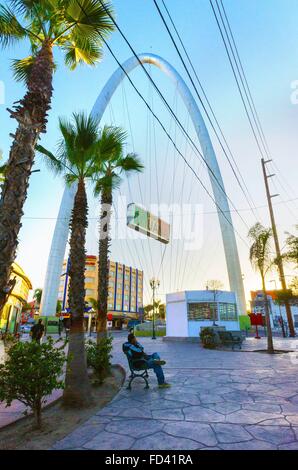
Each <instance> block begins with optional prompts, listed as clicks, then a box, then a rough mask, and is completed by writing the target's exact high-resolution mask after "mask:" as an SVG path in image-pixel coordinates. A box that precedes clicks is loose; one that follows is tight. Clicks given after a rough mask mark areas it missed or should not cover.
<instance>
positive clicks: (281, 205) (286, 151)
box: [0, 0, 298, 302]
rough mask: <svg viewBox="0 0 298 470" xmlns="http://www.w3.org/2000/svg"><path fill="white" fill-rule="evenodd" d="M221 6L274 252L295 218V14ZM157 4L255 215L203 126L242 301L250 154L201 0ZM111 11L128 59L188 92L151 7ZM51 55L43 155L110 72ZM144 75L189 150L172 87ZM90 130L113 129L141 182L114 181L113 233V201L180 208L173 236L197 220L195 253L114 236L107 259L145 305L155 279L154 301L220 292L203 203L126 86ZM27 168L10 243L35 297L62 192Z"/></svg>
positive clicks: (219, 256)
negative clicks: (253, 120)
mask: <svg viewBox="0 0 298 470" xmlns="http://www.w3.org/2000/svg"><path fill="white" fill-rule="evenodd" d="M223 2H224V5H225V8H226V11H227V14H228V17H229V20H230V24H231V27H232V30H233V34H234V37H235V40H236V42H237V45H238V49H239V53H240V56H241V59H242V63H243V66H244V69H245V72H246V76H247V80H248V82H249V84H250V88H251V92H252V94H253V97H254V101H255V105H256V108H257V110H258V113H259V117H260V120H261V123H262V126H263V129H264V133H265V136H266V139H267V142H268V145H269V148H270V152H271V155H272V158H273V160H274V165H275V166H273V165H272V163H270V164H269V165H268V171H269V172H270V173H276V177H272V178H271V179H270V184H271V190H272V193H279V194H280V195H279V196H278V197H275V198H274V199H273V202H274V209H275V215H276V222H277V229H278V233H279V235H280V240H281V246H282V247H283V246H284V241H285V237H286V235H285V232H287V231H290V232H293V231H294V226H295V224H296V223H297V216H298V190H297V176H298V175H297V148H298V146H297V144H298V133H297V124H298V104H293V103H292V101H291V94H292V93H293V90H292V89H291V84H292V83H293V82H294V81H295V80H298V42H297V35H298V32H297V20H298V3H297V1H296V0H261V1H260V0H223ZM159 3H160V4H161V2H159ZM165 3H166V5H167V7H168V9H169V11H170V13H171V15H172V17H173V19H174V21H175V24H176V27H177V29H178V31H179V32H180V34H181V36H182V38H183V41H184V43H185V46H186V48H187V51H188V53H189V55H190V57H191V59H192V61H193V64H194V67H195V69H196V71H197V74H198V76H199V78H200V80H201V83H202V84H203V86H204V89H205V92H206V94H207V96H208V99H209V101H210V102H211V104H212V106H213V109H214V112H215V115H216V117H217V119H218V121H219V123H220V125H221V127H222V130H223V132H224V135H225V138H226V140H227V142H228V143H229V146H230V148H231V150H232V152H233V155H234V158H235V160H236V161H237V165H238V167H239V169H240V171H241V174H242V176H243V178H244V179H245V182H246V185H247V187H248V189H249V192H250V194H251V195H252V198H253V201H254V204H255V206H256V207H258V208H259V209H257V217H255V215H254V214H253V213H252V212H251V210H250V208H249V206H248V203H247V201H246V200H245V198H244V196H243V194H242V192H241V190H240V188H239V186H238V184H237V182H236V179H235V177H234V175H233V172H232V170H231V168H230V167H229V165H228V163H227V161H226V159H225V155H224V153H223V151H222V149H221V147H220V145H219V143H218V141H217V139H216V136H215V135H214V132H213V131H212V129H211V126H210V124H209V123H208V122H207V120H206V119H205V122H206V125H207V127H208V129H209V132H210V137H211V140H212V143H213V145H214V149H215V152H216V155H217V158H218V162H219V166H220V169H221V172H222V176H223V180H224V184H225V188H226V192H227V194H228V196H229V198H230V201H232V204H233V207H234V208H237V210H238V213H237V212H236V211H235V210H234V209H232V218H233V224H234V227H235V230H236V239H237V245H238V250H239V256H240V262H241V269H242V273H243V280H244V286H245V291H246V296H247V299H248V298H249V291H250V290H253V289H257V288H260V280H259V277H258V276H257V274H256V273H254V271H253V270H252V268H251V265H250V262H249V259H248V245H249V241H248V239H247V232H248V228H249V227H250V226H252V225H253V224H254V223H255V222H256V220H259V221H260V222H261V223H263V224H264V225H266V226H268V225H269V215H268V208H267V207H266V196H265V189H264V182H263V178H262V171H261V164H260V153H259V151H258V148H257V146H256V143H255V140H254V138H253V134H252V131H251V129H250V127H249V123H248V119H247V117H246V115H245V110H244V107H243V104H242V102H241V99H240V95H239V91H238V89H237V85H236V82H235V79H234V77H233V74H232V70H231V67H230V64H229V62H228V58H227V55H226V52H225V49H224V46H223V42H222V39H221V37H220V33H219V30H218V28H217V25H216V22H215V19H214V16H213V13H212V9H211V6H210V3H209V0H186V1H185V0H184V1H182V0H166V1H165ZM113 5H114V9H115V12H116V19H117V22H118V24H119V26H120V27H121V28H122V30H123V32H124V33H125V35H126V36H127V38H128V39H129V41H130V42H131V44H132V46H133V47H134V49H135V50H136V51H137V52H139V53H141V52H150V53H154V54H157V55H159V56H161V57H163V58H164V59H166V60H167V61H168V62H169V63H170V64H171V65H172V66H173V67H175V68H176V70H177V71H178V72H179V73H180V74H181V76H182V77H183V79H184V80H185V82H186V83H187V84H188V86H189V87H190V89H191V84H190V81H189V80H188V77H187V76H186V73H185V71H184V69H183V67H182V64H181V62H180V59H179V57H178V55H177V52H176V51H175V49H174V47H173V45H172V43H171V41H170V38H169V36H168V35H167V32H166V30H165V28H164V26H163V24H162V22H161V19H160V17H159V16H158V14H157V11H156V9H155V7H154V3H153V0H114V1H113ZM109 45H110V47H111V48H112V50H113V52H114V54H115V55H116V56H117V58H118V60H119V61H120V62H124V61H125V60H126V59H128V58H129V57H130V56H131V55H132V53H131V52H130V51H129V49H128V47H127V45H125V43H124V41H123V39H122V38H121V37H120V34H119V33H118V32H114V33H113V34H112V36H111V38H110V41H109ZM55 54H56V55H55V60H56V62H57V64H58V69H57V72H56V74H55V77H54V95H53V100H52V109H51V111H50V114H49V122H48V129H47V134H46V135H44V136H42V140H41V143H42V144H43V145H44V146H46V147H48V148H49V149H50V150H52V151H54V150H55V145H56V142H57V140H58V139H59V131H58V126H57V122H58V117H59V116H65V117H70V116H71V114H72V112H74V111H79V110H85V111H86V112H89V111H91V109H92V106H93V104H94V102H95V100H96V98H97V96H98V94H99V93H100V91H101V89H102V87H103V86H104V85H105V83H106V82H107V80H108V79H109V77H110V75H111V74H112V73H113V72H114V71H115V70H116V68H117V64H116V63H115V61H114V59H113V57H112V56H111V55H110V53H109V51H108V50H107V49H106V48H104V56H103V60H102V62H101V63H100V64H98V65H97V66H96V67H95V68H92V67H79V68H78V69H77V70H76V71H75V72H70V71H68V70H67V69H66V68H65V67H64V65H63V60H62V55H61V53H59V52H58V51H57V52H55ZM26 55H28V44H27V43H22V44H20V45H18V46H14V47H13V48H11V49H7V50H4V51H1V62H0V81H1V82H2V84H4V88H5V100H4V103H2V104H0V149H2V150H3V156H4V157H6V156H7V155H8V153H9V148H10V144H11V138H10V137H9V133H11V132H13V131H14V129H15V122H14V121H13V120H12V119H10V118H9V115H8V113H7V111H6V107H11V106H12V104H13V102H15V101H17V100H18V99H20V98H21V97H22V95H23V94H24V88H23V86H22V85H21V84H17V83H16V82H14V80H13V78H12V73H11V71H10V63H11V59H14V58H22V57H25V56H26ZM146 67H147V70H148V71H149V73H150V74H151V76H152V78H153V80H154V81H155V82H156V83H157V84H158V87H159V88H160V90H161V92H162V93H163V94H164V96H165V97H166V99H167V100H168V102H169V104H170V105H171V107H172V109H173V110H174V111H175V113H176V114H177V116H178V117H179V119H180V121H181V122H182V123H183V125H184V126H185V128H186V129H187V131H188V132H189V134H190V135H191V137H192V139H193V140H194V141H195V143H196V145H197V146H198V147H199V143H198V139H197V137H196V135H195V132H194V129H193V126H192V123H191V120H190V118H189V116H188V114H187V112H186V110H185V107H184V105H183V103H182V100H181V98H180V97H179V96H178V93H177V90H176V89H175V86H174V85H173V84H172V83H171V82H170V81H169V78H168V77H166V76H165V75H164V74H162V72H161V71H160V70H158V69H156V68H154V67H153V66H146ZM130 77H131V79H132V80H133V82H134V83H135V85H136V86H137V87H138V89H139V90H140V91H141V93H142V94H143V95H144V97H145V98H146V99H147V100H148V102H149V103H150V105H151V107H152V108H153V110H154V112H156V114H157V115H158V116H159V118H160V119H161V121H162V122H163V123H164V125H165V127H166V129H167V131H168V132H169V133H170V135H171V136H172V138H173V140H174V141H175V143H176V145H177V147H178V148H179V149H180V150H181V152H182V153H183V155H184V156H185V158H186V159H187V161H188V162H189V163H190V164H191V165H192V166H193V168H194V169H195V171H196V172H197V173H198V174H199V175H200V177H201V179H202V181H203V182H204V184H205V186H206V187H207V189H208V190H209V191H211V187H210V182H209V178H208V174H207V169H206V166H205V165H204V163H203V162H202V160H201V159H200V157H199V156H198V154H197V152H195V151H194V149H193V148H192V147H191V145H190V144H189V142H187V139H186V138H185V136H183V135H182V133H181V131H180V130H179V129H178V126H177V124H175V123H174V122H173V118H171V116H170V114H169V112H168V111H167V110H166V109H165V107H164V104H163V103H162V102H161V100H160V98H159V97H158V96H157V94H156V92H155V91H154V90H153V87H152V85H150V84H149V82H148V79H147V78H146V76H145V74H144V72H143V71H142V70H141V69H140V68H138V69H136V70H134V71H133V72H132V73H131V74H130ZM101 124H102V125H103V124H113V125H119V126H122V127H123V128H125V129H126V130H127V132H128V138H127V147H126V149H127V152H131V151H135V152H136V153H137V154H138V155H139V157H140V158H141V160H142V161H143V163H144V166H145V170H144V172H143V174H141V175H139V176H131V177H130V178H129V180H126V179H125V180H124V181H123V184H122V185H121V187H120V190H119V191H117V192H116V193H115V195H114V200H115V217H116V218H117V223H116V226H117V227H118V228H119V224H120V223H122V225H123V224H124V225H125V211H124V212H123V210H121V204H122V205H123V201H122V202H120V201H119V199H118V198H119V197H120V196H121V197H122V198H123V197H125V198H126V202H127V203H130V202H135V203H141V204H143V205H144V206H145V207H146V208H147V209H148V210H150V209H151V208H152V206H151V204H158V203H164V204H180V206H181V205H182V204H185V205H186V204H187V206H184V208H183V209H182V211H183V214H184V218H183V219H182V220H183V221H182V226H185V227H186V221H187V222H188V221H189V219H188V218H187V216H186V214H187V213H189V212H190V211H194V210H195V208H196V207H198V210H199V213H200V214H199V216H198V218H197V222H198V224H197V227H196V233H198V234H199V237H198V239H199V247H196V248H195V249H193V250H186V249H185V248H186V244H185V239H184V240H178V241H177V240H173V241H171V243H169V245H166V247H165V245H162V244H161V243H159V242H157V241H156V240H148V239H146V238H145V237H144V236H138V237H137V238H135V237H134V239H131V237H132V236H133V235H134V233H132V231H131V229H128V228H127V229H126V228H125V226H124V228H123V230H124V232H125V237H126V239H124V240H118V239H114V240H113V242H112V253H111V257H112V259H114V260H116V261H119V262H123V263H125V264H127V265H132V266H134V267H137V268H139V269H143V270H144V275H145V286H144V294H145V302H148V301H150V287H149V282H148V281H149V279H150V278H151V277H152V276H155V277H159V279H160V281H161V285H160V289H159V295H160V297H161V299H163V298H164V295H165V293H167V292H173V291H176V290H182V289H187V290H190V289H204V288H205V286H206V283H207V281H208V280H210V279H219V280H221V281H222V283H223V285H224V288H226V289H228V288H229V284H228V276H227V270H226V263H225V258H224V252H223V245H222V241H221V233H220V229H219V224H218V217H217V214H216V210H215V206H214V202H213V201H212V199H211V198H210V197H209V196H208V195H207V193H206V192H205V190H204V189H203V188H202V186H201V185H200V184H199V182H198V181H197V180H196V179H195V177H194V176H193V174H192V173H191V172H190V171H189V169H188V168H187V167H186V165H185V164H184V162H183V161H182V159H181V157H180V156H179V155H178V153H177V151H175V149H174V148H173V146H172V145H171V143H169V141H168V139H167V137H166V136H165V135H164V133H163V132H162V130H161V129H160V127H159V125H158V123H157V122H155V120H154V119H153V118H152V116H151V115H150V113H149V112H148V110H147V109H146V107H145V106H144V104H143V103H142V102H141V100H140V99H139V97H138V96H137V95H136V93H135V91H134V90H133V89H132V87H131V85H130V84H129V82H128V80H127V79H126V80H125V81H124V82H122V85H121V86H120V87H119V88H118V90H117V91H116V92H115V94H114V96H113V98H112V100H111V103H110V105H109V106H108V108H107V110H106V112H105V114H104V116H103V119H102V122H101ZM276 167H277V168H278V171H277V169H276ZM35 169H40V172H37V173H33V174H32V176H31V180H30V188H29V191H28V198H27V201H26V204H25V210H24V217H23V226H22V229H21V232H20V236H19V247H18V253H17V262H18V263H19V264H20V265H21V266H22V267H23V269H24V270H25V272H26V273H27V274H28V275H29V277H30V279H31V280H32V284H33V287H34V288H37V287H42V286H43V282H44V278H45V273H46V267H47V260H48V254H49V250H50V245H51V239H52V235H53V231H54V227H55V218H56V217H57V214H58V210H59V206H60V201H61V197H62V194H63V190H64V182H63V179H62V178H61V177H54V176H53V175H52V174H51V173H50V172H49V170H48V169H47V167H46V166H45V164H44V163H43V162H42V161H41V160H40V159H39V158H36V162H35ZM88 196H89V227H88V233H87V247H86V248H87V252H88V253H89V254H96V253H97V250H98V248H97V246H98V239H97V230H98V227H97V218H98V214H99V202H98V200H96V199H95V198H94V196H93V192H92V188H91V187H88ZM285 201H289V202H285ZM240 216H241V217H240ZM185 232H187V229H185ZM128 237H130V238H128ZM273 251H274V250H273V247H272V252H273ZM286 273H287V276H289V277H288V278H287V279H288V280H289V281H290V280H291V276H293V275H294V274H295V272H294V271H293V270H292V268H291V266H287V268H286ZM275 283H276V284H275ZM275 285H277V286H279V283H278V276H277V274H276V273H275V272H274V271H272V272H271V273H270V274H269V275H268V280H267V287H268V288H273V287H274V286H275Z"/></svg>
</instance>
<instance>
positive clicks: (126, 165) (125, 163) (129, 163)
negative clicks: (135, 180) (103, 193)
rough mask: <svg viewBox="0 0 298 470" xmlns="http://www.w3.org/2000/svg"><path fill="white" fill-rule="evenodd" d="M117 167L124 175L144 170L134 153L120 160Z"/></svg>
mask: <svg viewBox="0 0 298 470" xmlns="http://www.w3.org/2000/svg"><path fill="white" fill-rule="evenodd" d="M119 167H120V169H121V170H122V171H124V172H125V173H130V172H141V171H143V169H144V165H143V164H142V162H141V160H140V159H139V157H138V156H137V154H135V153H129V154H127V155H126V157H124V158H122V159H121V160H120V162H119Z"/></svg>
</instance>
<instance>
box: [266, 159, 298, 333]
mask: <svg viewBox="0 0 298 470" xmlns="http://www.w3.org/2000/svg"><path fill="white" fill-rule="evenodd" d="M261 161H262V169H263V175H264V181H265V188H266V196H267V201H268V206H269V213H270V219H271V226H272V232H273V238H274V243H275V251H276V257H277V258H276V261H277V266H278V271H279V278H280V282H281V287H282V289H283V291H286V290H287V284H286V278H285V273H284V267H283V262H282V257H281V252H280V246H279V240H278V235H277V230H276V224H275V218H274V212H273V206H272V201H271V199H272V198H273V197H276V196H278V194H270V190H269V184H268V179H269V178H271V177H272V176H274V174H272V175H267V172H266V163H269V162H271V161H272V160H264V158H262V159H261ZM285 308H286V312H287V319H288V325H289V332H290V336H291V337H294V336H296V335H295V328H294V323H293V317H292V312H291V307H290V303H289V301H288V299H285Z"/></svg>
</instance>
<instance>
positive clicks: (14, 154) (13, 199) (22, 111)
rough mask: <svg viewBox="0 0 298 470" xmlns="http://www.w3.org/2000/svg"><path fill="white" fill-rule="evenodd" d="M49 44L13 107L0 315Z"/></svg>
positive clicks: (42, 117) (42, 100)
mask: <svg viewBox="0 0 298 470" xmlns="http://www.w3.org/2000/svg"><path fill="white" fill-rule="evenodd" d="M52 76H53V52H52V45H51V44H50V43H49V42H44V44H43V46H42V48H41V50H40V52H39V53H38V55H37V57H36V60H35V62H34V64H33V66H32V71H31V74H30V77H29V81H28V91H27V93H26V95H25V96H24V98H23V99H22V100H21V101H19V102H18V103H17V104H16V106H15V107H14V110H8V111H9V112H10V114H11V117H12V118H14V119H16V120H17V122H18V127H17V130H16V132H15V134H14V135H13V136H12V137H13V139H14V140H13V143H12V146H11V149H10V154H9V160H8V163H7V167H6V172H5V181H4V184H3V186H2V192H1V200H0V315H1V311H2V309H3V307H4V304H5V301H6V292H5V291H6V290H7V285H8V281H9V277H10V274H11V265H12V263H13V261H14V259H15V256H16V249H17V246H18V235H19V231H20V228H21V226H22V224H21V219H22V215H23V206H24V203H25V201H26V198H27V189H28V186H29V178H30V175H31V170H32V165H33V163H34V154H35V145H36V142H37V140H38V138H39V135H40V133H41V132H45V129H46V123H47V119H46V118H47V111H48V110H49V109H50V103H51V97H52V90H53V88H52Z"/></svg>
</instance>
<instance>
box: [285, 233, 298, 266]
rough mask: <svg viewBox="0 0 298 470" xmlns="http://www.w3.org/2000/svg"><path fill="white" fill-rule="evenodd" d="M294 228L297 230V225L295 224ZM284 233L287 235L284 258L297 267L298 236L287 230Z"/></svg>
mask: <svg viewBox="0 0 298 470" xmlns="http://www.w3.org/2000/svg"><path fill="white" fill-rule="evenodd" d="M296 229H297V230H298V225H296ZM286 234H287V235H288V237H287V239H286V244H287V252H286V254H285V258H286V260H287V261H289V262H290V263H294V264H295V265H296V267H297V268H298V236H297V235H293V234H291V233H288V232H286Z"/></svg>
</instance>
